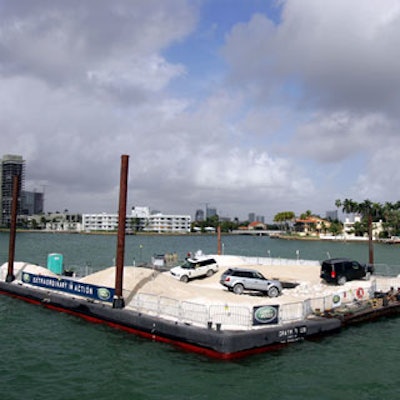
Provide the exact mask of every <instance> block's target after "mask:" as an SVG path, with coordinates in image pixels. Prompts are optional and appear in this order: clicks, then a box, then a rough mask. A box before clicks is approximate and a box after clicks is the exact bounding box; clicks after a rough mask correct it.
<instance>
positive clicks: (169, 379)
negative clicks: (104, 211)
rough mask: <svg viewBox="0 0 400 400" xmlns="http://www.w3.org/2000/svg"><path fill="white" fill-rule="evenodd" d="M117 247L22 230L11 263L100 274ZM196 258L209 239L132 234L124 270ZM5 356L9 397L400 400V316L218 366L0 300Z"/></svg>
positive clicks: (280, 253)
mask: <svg viewBox="0 0 400 400" xmlns="http://www.w3.org/2000/svg"><path fill="white" fill-rule="evenodd" d="M222 242H223V250H224V253H225V254H235V255H246V256H256V257H267V256H270V257H281V258H293V259H295V258H297V257H299V258H301V259H310V260H315V259H317V260H323V259H325V258H328V257H339V256H346V257H352V258H355V259H357V260H359V261H361V262H366V261H367V259H368V245H367V243H343V242H320V241H297V240H293V241H285V240H278V239H271V238H269V237H259V236H255V237H248V236H223V238H222ZM116 243H117V240H116V236H110V235H78V234H50V233H17V240H16V256H15V260H16V261H26V262H32V263H37V264H40V265H46V260H47V255H48V254H49V253H61V254H63V256H64V264H65V265H66V266H76V265H80V266H82V265H87V266H90V267H91V268H93V269H94V270H99V269H103V268H106V267H108V266H110V265H112V264H113V263H114V259H115V253H116ZM374 249H375V261H376V263H377V264H378V265H379V268H383V269H384V270H385V272H388V271H389V272H390V273H391V274H393V275H397V274H399V273H400V267H399V266H398V265H399V264H400V262H399V255H400V247H399V246H398V245H392V246H389V245H384V244H376V245H375V246H374ZM197 250H202V251H203V252H204V253H212V254H215V253H216V251H217V240H216V237H215V236H202V235H199V236H190V235H188V236H157V235H155V236H140V235H137V236H128V237H127V240H126V255H125V264H126V265H132V264H136V265H138V264H140V263H143V262H146V261H149V260H150V258H151V256H152V255H154V254H163V253H177V254H178V256H179V258H181V259H183V258H184V256H185V255H186V254H187V253H188V252H195V251H197ZM7 259H8V234H7V233H0V263H1V264H3V263H4V262H7ZM221 290H222V289H221ZM0 357H1V363H0V383H1V387H0V391H1V392H0V393H1V394H0V396H1V399H4V400H22V399H32V400H36V399H37V400H47V399H52V400H56V399H57V400H67V399H71V400H73V399H80V400H86V399H87V400H89V399H90V400H94V399H98V400H101V399H112V400H114V399H120V400H130V399H132V400H133V399H135V400H153V399H154V400H155V399H168V400H169V399H171V400H172V399H174V400H184V399H193V400H205V399H230V400H236V399H243V398H246V399H256V398H262V399H281V400H283V399H353V398H354V399H361V400H363V399H365V400H366V399H371V400H372V399H380V398H390V399H396V398H400V374H399V372H398V371H399V369H400V318H392V319H383V320H380V321H378V322H374V323H366V324H363V325H360V326H356V327H352V328H348V329H344V330H343V331H342V332H341V333H339V334H335V335H331V336H327V337H324V338H322V339H319V340H316V341H305V342H301V343H295V344H292V345H289V346H287V347H285V348H283V349H281V350H279V351H274V352H268V353H263V354H259V355H255V356H251V357H248V358H245V359H241V360H236V361H217V360H213V359H209V358H206V357H204V356H200V355H196V354H193V353H187V352H184V351H182V350H178V349H175V348H174V347H173V346H170V345H166V344H162V343H155V342H152V341H149V340H145V339H141V338H138V337H136V336H134V335H131V334H128V333H125V332H121V331H118V330H114V329H112V328H110V327H107V326H104V325H97V324H91V323H88V322H86V321H84V320H82V319H80V318H78V317H73V316H69V315H66V314H63V313H57V312H54V311H51V310H48V309H44V308H42V307H38V306H33V305H30V304H27V303H25V302H23V301H20V300H16V299H13V298H10V297H7V296H0Z"/></svg>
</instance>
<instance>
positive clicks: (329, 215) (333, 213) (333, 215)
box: [326, 210, 338, 221]
mask: <svg viewBox="0 0 400 400" xmlns="http://www.w3.org/2000/svg"><path fill="white" fill-rule="evenodd" d="M326 218H327V219H329V220H331V221H336V220H337V219H338V212H337V210H333V211H327V212H326Z"/></svg>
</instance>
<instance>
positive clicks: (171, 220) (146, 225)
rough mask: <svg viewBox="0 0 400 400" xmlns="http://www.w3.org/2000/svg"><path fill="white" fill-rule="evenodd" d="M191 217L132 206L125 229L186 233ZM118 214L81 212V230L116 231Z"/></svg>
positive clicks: (188, 229)
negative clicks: (156, 212) (151, 211)
mask: <svg viewBox="0 0 400 400" xmlns="http://www.w3.org/2000/svg"><path fill="white" fill-rule="evenodd" d="M190 224H191V217H190V216H189V215H164V214H161V213H158V214H152V213H150V209H149V208H148V207H133V208H132V213H131V215H127V217H126V229H127V230H128V231H129V230H131V231H134V232H135V231H145V232H157V233H188V232H190ZM117 229H118V214H107V213H100V214H82V230H84V231H90V232H96V231H106V232H109V231H116V230H117Z"/></svg>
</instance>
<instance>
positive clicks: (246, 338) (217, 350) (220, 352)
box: [0, 282, 342, 360]
mask: <svg viewBox="0 0 400 400" xmlns="http://www.w3.org/2000/svg"><path fill="white" fill-rule="evenodd" d="M0 293H1V294H4V295H8V296H11V297H14V298H18V299H20V300H24V301H26V302H29V303H32V304H36V305H42V306H44V307H45V308H48V309H51V310H55V311H59V312H64V313H67V314H71V315H74V316H78V317H81V318H83V319H85V320H87V321H89V322H92V323H102V324H106V325H108V326H110V327H112V328H116V329H120V330H123V331H126V332H129V333H133V334H135V335H137V336H140V337H143V338H146V339H150V340H153V341H158V342H163V343H168V344H171V345H174V346H177V347H179V348H181V349H184V350H187V351H190V352H195V353H198V354H203V355H206V356H208V357H212V358H217V359H227V360H229V359H235V358H241V357H245V356H248V355H251V354H256V353H261V352H266V351H271V350H276V349H279V348H282V347H283V346H286V345H287V344H289V343H293V342H299V341H302V340H304V339H307V338H312V337H318V336H323V335H326V334H329V333H333V332H336V331H338V330H340V328H341V326H342V322H341V321H340V320H339V319H336V318H322V317H321V318H315V319H310V320H304V321H297V322H293V323H290V324H285V325H277V326H268V327H265V328H258V329H254V330H247V331H238V330H224V329H223V327H222V328H221V329H212V328H201V327H197V326H193V325H190V324H185V323H178V322H174V321H169V320H166V319H163V318H159V317H156V316H150V315H145V314H142V313H140V312H137V311H133V310H128V309H115V308H112V307H111V306H109V305H106V304H100V303H95V302H92V301H88V300H86V299H77V298H72V297H69V296H64V295H61V294H58V293H54V292H51V291H46V290H40V289H35V288H30V287H26V286H23V285H19V284H15V283H11V284H10V283H6V282H0Z"/></svg>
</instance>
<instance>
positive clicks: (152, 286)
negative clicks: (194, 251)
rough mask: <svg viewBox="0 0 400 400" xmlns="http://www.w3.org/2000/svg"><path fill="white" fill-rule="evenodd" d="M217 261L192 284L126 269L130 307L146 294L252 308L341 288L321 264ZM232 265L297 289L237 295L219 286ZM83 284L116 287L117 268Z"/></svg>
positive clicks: (362, 284)
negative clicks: (326, 278)
mask: <svg viewBox="0 0 400 400" xmlns="http://www.w3.org/2000/svg"><path fill="white" fill-rule="evenodd" d="M215 258H216V259H217V262H218V265H219V271H218V273H216V274H214V275H213V276H211V277H208V278H202V279H195V280H191V281H189V282H188V283H183V282H180V281H178V280H177V279H176V278H174V277H173V276H172V275H171V274H170V273H169V272H159V271H157V270H152V269H148V268H142V267H125V268H124V279H123V289H124V290H123V296H124V298H125V299H126V302H127V304H128V303H129V301H130V300H131V299H132V298H133V297H134V296H135V295H137V294H139V293H146V294H153V295H158V296H165V297H170V298H173V299H177V300H181V301H191V302H194V303H201V304H229V305H248V306H250V307H251V306H254V305H262V304H286V303H294V302H298V301H303V300H306V299H309V298H315V297H323V296H326V295H329V294H332V293H336V292H337V291H338V287H337V286H335V285H326V284H325V283H324V282H321V279H320V277H319V274H320V267H319V266H318V265H307V264H303V265H298V264H295V261H294V264H293V265H254V264H243V261H242V259H241V258H240V257H233V256H221V257H218V256H215ZM232 266H241V267H243V268H253V269H257V270H258V271H260V272H261V273H262V274H263V275H264V276H265V277H267V278H274V279H278V280H281V281H284V282H290V283H296V284H297V286H296V287H295V288H291V289H284V290H283V293H282V295H281V296H279V297H276V298H269V297H268V296H265V295H263V294H261V293H259V292H246V293H244V294H242V295H236V294H234V293H232V292H229V291H228V290H227V289H226V288H225V287H223V286H222V285H221V284H220V283H219V280H220V276H221V274H222V273H223V272H224V271H225V270H226V269H227V268H228V267H232ZM81 281H82V282H87V283H92V284H95V285H104V286H108V287H113V286H114V284H115V267H110V268H107V269H105V270H102V271H99V272H97V273H94V274H91V275H89V276H87V277H85V278H83V279H81ZM369 286H370V283H369V282H367V281H354V282H348V283H346V285H344V286H343V287H340V289H341V290H350V291H352V290H354V291H355V290H356V289H357V288H358V287H363V288H365V289H367V288H368V287H369Z"/></svg>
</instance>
